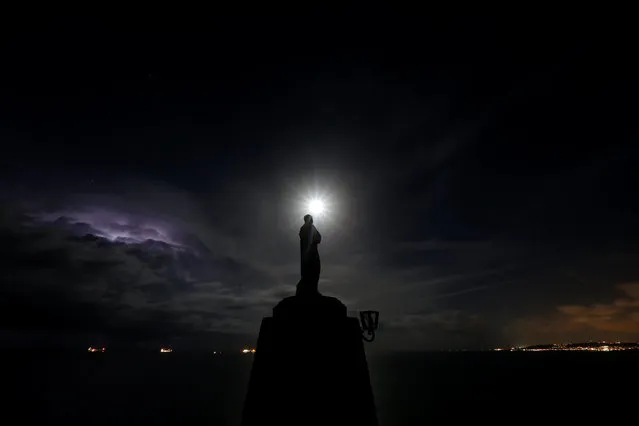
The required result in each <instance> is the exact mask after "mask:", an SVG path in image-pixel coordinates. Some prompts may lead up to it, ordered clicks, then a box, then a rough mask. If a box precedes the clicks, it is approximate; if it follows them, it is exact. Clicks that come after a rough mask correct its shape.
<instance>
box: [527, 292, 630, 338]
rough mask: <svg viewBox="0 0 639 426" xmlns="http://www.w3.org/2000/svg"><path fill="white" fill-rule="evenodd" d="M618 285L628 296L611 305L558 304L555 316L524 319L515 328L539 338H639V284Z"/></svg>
mask: <svg viewBox="0 0 639 426" xmlns="http://www.w3.org/2000/svg"><path fill="white" fill-rule="evenodd" d="M616 288H617V289H618V290H619V291H620V292H622V293H624V295H625V296H626V297H624V298H619V299H615V300H613V301H612V302H610V303H607V304H601V303H596V304H592V305H561V306H557V308H556V313H555V314H554V315H550V316H548V317H532V318H524V319H522V320H520V321H518V322H517V323H516V325H515V327H514V328H515V329H516V330H517V332H519V333H520V334H521V335H524V336H530V335H535V336H539V337H537V338H542V337H541V336H543V335H547V336H548V337H551V336H552V337H558V338H562V336H563V338H568V336H592V337H593V338H594V337H597V338H602V339H611V338H616V337H620V336H619V335H622V336H624V337H625V338H632V339H636V338H639V283H626V284H620V285H617V286H616Z"/></svg>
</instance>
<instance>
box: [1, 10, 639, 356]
mask: <svg viewBox="0 0 639 426" xmlns="http://www.w3.org/2000/svg"><path fill="white" fill-rule="evenodd" d="M629 28H631V27H627V26H626V24H625V23H624V22H612V21H604V20H603V19H599V20H597V19H594V18H590V19H589V20H583V19H578V18H577V17H574V19H571V20H567V19H559V18H557V19H555V20H554V21H550V20H547V21H542V20H537V19H532V17H529V19H526V18H525V17H523V16H521V17H520V19H515V18H510V19H507V20H506V19H501V18H491V19H488V18H486V17H481V18H479V17H465V18H452V17H419V18H417V17H412V18H406V17H405V18H392V19H391V18H389V17H385V18H384V19H380V18H377V19H363V18H362V17H361V16H350V17H344V18H341V19H337V18H334V17H332V18H331V19H328V18H326V17H325V16H319V15H318V16H313V15H308V16H305V17H296V18H294V19H293V18H283V17H279V18H274V17H272V16H271V17H255V16H253V17H246V16H223V17H221V16H216V17H212V18H210V19H203V18H201V17H192V19H191V20H189V19H186V20H178V19H177V18H176V19H175V20H167V21H164V20H163V21H157V22H156V21H153V20H151V19H149V20H147V21H134V20H131V21H129V22H114V21H109V20H107V19H103V20H100V19H87V18H83V19H71V18H68V19H62V18H59V17H56V18H55V19H54V18H51V19H49V20H46V19H44V20H39V21H37V22H30V23H28V24H25V23H22V22H21V23H20V24H19V25H18V24H16V25H15V26H14V27H9V28H5V30H4V33H3V38H2V44H1V45H0V55H1V58H2V64H3V65H2V69H1V71H0V76H1V79H0V90H1V93H0V140H2V146H3V148H2V151H3V152H2V156H1V157H0V158H1V160H0V161H1V173H2V188H1V189H2V220H1V223H0V227H1V238H2V243H1V247H2V260H1V262H2V267H1V268H0V273H1V274H2V284H1V287H0V294H1V297H0V305H1V308H2V309H0V320H1V322H0V336H2V338H3V342H4V343H8V344H15V343H17V344H36V343H38V344H39V343H42V342H51V341H52V340H55V341H56V342H64V344H70V345H79V346H86V345H88V344H92V342H93V343H98V342H104V344H109V345H112V346H113V345H115V346H116V347H117V346H118V345H120V346H121V347H126V346H130V345H133V346H137V347H141V348H145V347H146V348H148V347H151V348H155V347H156V346H155V345H158V344H172V345H173V346H175V347H182V348H206V349H213V348H219V347H225V348H235V347H239V346H240V345H243V344H245V343H249V344H250V343H254V342H255V339H256V336H257V331H258V328H259V323H260V320H261V318H262V317H263V316H264V315H268V314H269V312H270V309H271V308H272V307H273V306H274V305H275V304H276V303H277V301H278V300H280V299H281V298H282V297H285V296H287V295H290V294H292V293H293V292H294V287H295V284H296V283H297V280H298V274H299V265H298V258H299V257H298V252H297V250H298V243H297V239H298V237H297V230H298V228H299V226H300V225H301V223H302V215H303V213H305V212H304V211H303V210H304V209H303V207H302V205H301V204H302V203H303V200H304V199H306V198H307V197H309V196H311V195H313V194H320V195H322V196H324V197H326V199H327V202H328V203H329V205H330V213H329V214H327V215H326V216H325V217H324V218H318V219H317V220H316V225H317V226H318V228H319V230H320V232H322V235H323V237H324V240H323V242H322V244H321V246H320V253H321V256H322V262H323V270H322V279H321V281H320V287H321V291H322V292H323V293H325V294H327V295H332V296H337V297H339V298H340V299H341V300H342V301H344V303H346V304H347V305H348V308H349V310H351V311H352V312H355V311H357V310H361V309H377V310H379V311H380V312H381V326H380V327H381V329H380V332H379V337H378V341H377V342H376V343H375V344H374V346H375V348H377V349H379V350H393V349H439V348H481V347H491V346H493V345H502V344H533V343H542V342H549V341H555V340H560V341H568V340H579V339H588V338H593V339H622V340H628V339H630V340H637V339H639V270H638V268H637V265H639V246H638V243H639V240H638V237H639V228H638V225H637V223H638V222H637V214H638V213H639V210H638V207H639V205H638V202H637V196H636V194H637V189H638V185H637V178H638V177H639V171H638V168H637V162H638V160H639V148H638V146H637V142H636V141H637V136H638V131H637V124H636V123H637V121H636V108H635V104H636V99H637V81H636V76H637V75H639V74H638V73H637V71H638V70H637V66H636V62H635V61H634V58H633V55H632V51H633V49H632V44H631V41H630V40H631V39H632V37H631V35H632V34H631V30H630V29H629ZM87 234H88V235H87ZM92 235H93V237H92ZM116 237H120V238H119V240H117V241H116V240H115V238H116ZM98 344H101V343H98Z"/></svg>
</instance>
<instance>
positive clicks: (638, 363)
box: [0, 352, 639, 426]
mask: <svg viewBox="0 0 639 426" xmlns="http://www.w3.org/2000/svg"><path fill="white" fill-rule="evenodd" d="M251 362H252V358H251V356H250V355H247V356H241V355H238V356H226V357H218V358H214V357H213V356H210V357H209V356H191V355H185V354H178V353H173V354H153V355H149V356H125V355H117V354H114V353H105V354H81V355H78V356H68V355H61V354H56V353H37V354H35V353H30V354H23V355H21V356H16V355H15V354H13V355H12V356H5V357H3V358H2V368H1V369H0V372H2V377H3V384H4V387H5V397H4V399H3V401H4V404H3V405H4V406H5V408H3V417H4V418H5V419H13V420H12V421H8V422H4V421H3V424H26V423H27V422H29V421H45V422H47V423H48V424H65V425H76V424H77V425H79V424H83V425H88V424H92V425H98V424H99V425H107V424H109V425H115V424H123V423H124V424H149V425H151V424H152V425H168V424H180V425H190V424H208V425H237V424H239V421H240V416H241V409H242V402H243V399H244V394H245V392H246V385H247V382H248V378H249V373H250V367H251ZM369 368H370V372H371V381H372V384H373V391H374V393H375V400H376V404H377V409H378V416H379V418H380V423H381V424H382V425H383V426H390V425H415V424H433V423H434V422H442V421H445V422H454V423H458V422H466V421H473V422H476V421H481V422H485V421H488V422H490V423H491V424H512V423H513V422H514V423H521V422H528V421H543V422H545V423H548V422H550V423H553V424H554V423H557V422H561V421H568V422H574V421H580V422H586V423H587V424H591V423H595V422H600V421H613V420H614V419H622V418H626V417H627V416H630V417H634V414H633V412H634V406H635V400H636V395H637V390H638V386H639V382H638V381H637V380H638V379H639V353H629V352H626V353H567V352H563V353H495V352H481V353H472V352H465V353H415V354H393V355H387V356H377V357H369Z"/></svg>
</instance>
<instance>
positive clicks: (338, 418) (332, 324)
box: [242, 295, 377, 426]
mask: <svg viewBox="0 0 639 426" xmlns="http://www.w3.org/2000/svg"><path fill="white" fill-rule="evenodd" d="M266 424H269V425H270V424H273V425H320V424H321V425H330V424H348V425H353V426H356V425H362V426H363V425H366V426H377V415H376V412H375V404H374V400H373V392H372V389H371V385H370V378H369V374H368V364H367V362H366V355H365V353H364V345H363V342H362V338H361V330H360V326H359V320H358V319H357V318H352V317H348V316H347V315H346V306H344V304H342V303H341V302H340V301H339V300H338V299H336V298H334V297H326V296H320V295H316V296H307V297H301V296H292V297H287V298H285V299H284V300H282V301H281V302H280V303H279V304H278V305H277V306H275V308H273V316H272V317H266V318H264V319H263V320H262V326H261V328H260V334H259V338H258V341H257V347H256V352H255V355H254V359H253V367H252V370H251V378H250V381H249V387H248V392H247V395H246V400H245V403H244V412H243V416H242V426H254V425H266Z"/></svg>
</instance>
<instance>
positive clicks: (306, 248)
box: [296, 214, 322, 296]
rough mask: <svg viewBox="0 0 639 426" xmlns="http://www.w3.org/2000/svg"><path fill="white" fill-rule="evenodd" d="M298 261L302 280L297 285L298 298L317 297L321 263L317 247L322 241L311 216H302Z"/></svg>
mask: <svg viewBox="0 0 639 426" xmlns="http://www.w3.org/2000/svg"><path fill="white" fill-rule="evenodd" d="M299 235H300V260H301V274H302V279H301V280H300V282H299V283H298V284H297V293H296V294H297V295H298V296H310V295H319V291H318V288H317V287H318V282H319V276H320V271H321V263H320V256H319V251H318V250H317V245H318V244H319V243H320V242H321V241H322V235H321V234H320V233H319V231H318V230H317V228H315V225H313V216H311V215H310V214H307V215H306V216H304V225H302V227H301V228H300V233H299Z"/></svg>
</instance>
